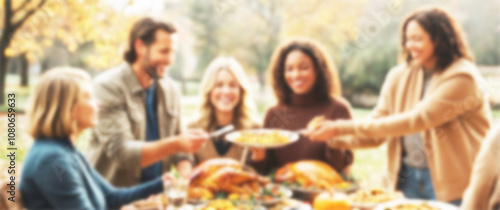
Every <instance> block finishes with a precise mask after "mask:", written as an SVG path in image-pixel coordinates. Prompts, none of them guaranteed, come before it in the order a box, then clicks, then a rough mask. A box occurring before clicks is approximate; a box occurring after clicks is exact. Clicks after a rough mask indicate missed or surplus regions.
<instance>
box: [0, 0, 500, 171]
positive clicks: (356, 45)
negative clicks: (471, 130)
mask: <svg viewBox="0 0 500 210" xmlns="http://www.w3.org/2000/svg"><path fill="white" fill-rule="evenodd" d="M424 5H439V6H443V7H445V8H447V9H448V10H450V11H451V12H452V14H453V15H454V17H455V18H457V19H458V21H459V23H460V24H461V26H462V28H463V30H464V31H465V34H466V37H467V40H468V43H469V46H470V48H471V50H472V52H473V54H474V55H475V58H476V63H477V65H478V67H479V69H480V71H481V74H482V75H483V77H484V79H485V80H484V81H483V83H484V84H482V85H483V87H485V90H486V91H487V93H488V95H489V96H490V102H491V105H492V107H493V108H494V111H493V118H494V119H497V118H498V117H500V111H498V110H497V109H500V94H499V93H500V92H499V91H498V90H500V89H498V87H500V1H499V0H483V1H480V2H479V1H473V0H440V1H437V0H406V1H404V0H356V1H349V0H327V1H325V0H297V1H285V0H149V1H144V0H143V1H138V0H135V1H133V0H87V1H83V0H30V1H22V0H12V1H10V0H0V14H1V17H0V35H1V37H0V52H3V53H0V115H1V116H0V118H1V117H2V116H3V117H4V118H7V117H6V116H5V115H6V110H7V106H6V105H5V100H6V94H8V93H15V94H16V112H18V115H16V116H17V118H16V121H17V123H16V126H17V127H16V129H17V145H18V149H19V152H18V153H17V155H18V157H17V160H18V161H21V162H22V159H23V157H24V152H25V151H26V150H27V149H28V148H29V147H30V145H31V144H32V140H31V139H30V137H29V136H28V135H27V134H26V133H25V130H26V124H27V122H26V120H27V119H25V117H24V114H23V113H24V108H25V105H26V103H27V102H28V98H29V95H30V92H31V88H32V87H33V86H34V84H36V82H37V78H38V77H39V75H40V74H41V73H43V72H44V71H45V70H48V69H50V68H52V67H55V66H61V65H69V66H75V67H80V68H83V69H85V70H87V71H88V72H89V73H90V74H91V75H97V74H99V73H100V72H102V71H106V69H108V68H110V67H113V66H115V65H117V64H119V63H120V62H123V60H122V54H123V53H122V52H123V51H124V50H125V45H126V43H127V39H128V32H129V30H130V27H131V26H132V24H133V23H134V21H135V20H136V19H138V18H140V17H143V16H145V15H147V16H152V17H155V18H159V19H165V20H169V21H171V22H173V23H175V25H176V27H177V28H178V35H179V43H178V46H177V47H178V48H177V49H178V50H177V52H176V58H175V63H174V64H173V65H172V66H171V67H170V69H169V74H170V76H171V77H172V78H174V79H175V80H176V81H177V82H176V84H177V86H178V88H179V89H180V90H182V92H183V95H184V96H183V107H182V108H183V117H184V123H186V122H189V120H190V119H192V117H193V116H194V113H195V112H196V111H195V110H196V104H197V101H198V97H197V93H198V89H199V83H200V80H201V76H202V75H203V74H202V73H203V71H204V70H205V68H206V67H207V66H208V64H209V62H210V61H211V60H212V59H214V58H215V57H217V56H218V55H227V56H233V57H235V58H236V59H237V60H238V61H239V62H240V63H241V64H242V65H243V66H244V68H245V70H246V72H247V74H248V76H249V77H250V79H251V81H252V84H253V86H252V89H253V95H254V96H259V97H255V102H256V104H257V105H258V111H259V117H260V118H261V119H262V116H263V114H264V113H265V111H266V110H267V109H268V108H269V107H270V106H272V105H273V103H274V102H273V101H274V99H273V94H272V90H271V89H270V88H269V86H268V82H267V80H266V75H267V73H266V69H267V66H268V64H269V60H270V57H271V54H272V52H273V50H274V49H275V47H276V46H277V45H278V44H279V43H280V42H281V41H282V40H284V39H286V38H289V37H310V38H313V39H315V40H316V41H318V42H319V43H321V44H322V45H323V46H324V47H325V48H326V49H327V51H328V53H329V55H330V57H331V59H332V60H333V61H334V63H335V66H336V68H337V69H338V71H339V74H340V77H341V80H342V86H343V95H344V97H345V98H346V99H348V100H349V102H351V104H352V106H353V107H354V115H355V117H356V118H363V117H365V116H366V115H367V114H368V113H369V112H370V110H371V109H372V108H373V106H374V105H375V103H376V101H377V98H378V93H379V91H380V88H381V85H382V83H383V81H384V78H385V75H386V73H387V72H388V70H389V69H390V68H391V67H393V66H395V65H396V64H397V54H398V46H399V41H400V39H399V37H400V31H399V30H400V28H399V27H400V24H401V21H402V20H403V19H404V17H405V16H406V15H407V14H408V13H409V12H410V11H412V10H414V9H416V8H418V7H421V6H424ZM0 127H2V128H7V122H6V121H4V120H2V121H0ZM6 131H7V130H6V129H0V136H6V135H7V134H6ZM86 135H88V133H87V134H85V135H83V136H82V137H81V138H87V136H86ZM79 142H80V143H81V145H78V147H80V149H85V148H86V144H85V143H86V141H79ZM0 147H1V148H6V147H7V141H2V142H1V143H0ZM385 150H386V148H385V146H381V147H379V148H376V149H370V150H358V151H356V159H355V164H354V165H353V169H352V171H353V174H354V176H355V177H358V178H364V177H367V176H370V175H371V174H375V173H379V172H382V171H383V167H384V166H385V163H386V153H385ZM3 151H4V150H2V153H4V152H3ZM5 151H6V150H5ZM5 158H6V156H5V155H4V154H2V155H1V158H0V159H5Z"/></svg>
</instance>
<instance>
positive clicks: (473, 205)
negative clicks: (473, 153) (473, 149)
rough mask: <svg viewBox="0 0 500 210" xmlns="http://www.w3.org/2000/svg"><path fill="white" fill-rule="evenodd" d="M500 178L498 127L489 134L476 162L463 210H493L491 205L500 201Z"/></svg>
mask: <svg viewBox="0 0 500 210" xmlns="http://www.w3.org/2000/svg"><path fill="white" fill-rule="evenodd" d="M499 176H500V127H498V126H497V127H496V128H495V129H494V130H491V131H490V132H489V133H488V136H487V137H486V140H485V141H484V142H483V144H482V146H481V150H480V152H479V154H478V156H477V158H476V161H475V162H474V168H473V170H472V176H471V180H470V183H469V187H468V188H467V190H466V191H465V193H464V197H463V203H462V209H492V206H489V205H494V204H496V202H499V201H500V195H499V194H498V193H499V192H500V189H495V186H498V184H499V182H498V178H499ZM495 191H496V195H495V194H494V192H495ZM495 196H497V197H495ZM495 199H496V200H495ZM488 206H489V207H488Z"/></svg>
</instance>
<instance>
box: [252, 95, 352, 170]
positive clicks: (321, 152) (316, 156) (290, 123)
mask: <svg viewBox="0 0 500 210" xmlns="http://www.w3.org/2000/svg"><path fill="white" fill-rule="evenodd" d="M321 115H323V116H325V117H326V118H327V119H330V120H335V119H351V112H350V110H349V106H348V105H347V102H343V101H341V100H339V99H335V98H331V99H330V100H328V101H323V102H322V101H320V100H318V99H317V98H316V97H315V94H314V93H310V94H305V95H295V96H294V97H292V101H291V103H290V105H277V106H275V107H272V108H270V109H269V110H268V111H267V113H266V116H265V119H264V127H265V128H278V129H284V130H292V131H295V130H300V129H303V128H306V127H307V124H308V123H309V121H311V120H312V119H313V118H314V117H316V116H321ZM299 160H319V161H323V162H325V163H328V164H329V165H331V166H332V167H333V168H334V169H335V170H336V171H338V172H339V173H341V172H343V170H344V169H345V168H346V167H347V166H349V165H350V164H352V162H353V153H352V151H350V150H342V149H333V148H329V147H328V146H327V144H326V143H325V142H312V141H310V140H309V139H308V138H306V137H304V136H301V137H300V139H299V140H298V141H297V142H295V143H293V144H290V145H287V146H285V147H282V148H277V149H269V150H267V155H266V158H265V159H264V160H262V161H258V162H254V163H252V165H253V166H254V168H255V169H257V171H259V172H260V173H262V174H267V173H268V172H270V170H271V169H274V168H279V167H282V166H283V165H285V164H287V163H292V162H296V161H299Z"/></svg>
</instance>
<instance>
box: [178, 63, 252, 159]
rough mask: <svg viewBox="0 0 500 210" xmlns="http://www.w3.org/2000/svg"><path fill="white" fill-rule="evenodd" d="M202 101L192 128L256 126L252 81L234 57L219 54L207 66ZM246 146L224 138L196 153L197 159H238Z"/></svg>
mask: <svg viewBox="0 0 500 210" xmlns="http://www.w3.org/2000/svg"><path fill="white" fill-rule="evenodd" d="M200 92H201V102H200V107H199V116H198V118H197V119H196V120H195V121H193V122H192V123H190V124H189V125H188V127H190V128H201V129H203V130H205V131H207V132H211V131H214V130H217V129H218V128H221V127H224V126H226V125H230V124H232V125H234V126H235V129H237V130H239V129H248V128H257V127H259V124H258V123H257V121H256V120H255V116H256V115H255V114H256V112H255V105H254V103H253V101H252V98H251V96H250V82H249V81H248V78H247V75H246V74H245V71H244V70H243V67H242V66H241V65H240V64H239V63H238V61H236V60H235V59H234V58H231V57H218V58H216V59H215V60H213V61H212V62H211V63H210V65H209V66H208V68H207V70H206V71H205V74H204V76H203V80H202V82H201V87H200ZM242 151H243V148H242V147H240V146H238V145H233V144H231V143H230V142H227V141H225V140H224V137H223V136H222V137H220V138H218V139H215V140H212V141H211V142H207V143H206V144H205V146H204V147H202V148H201V149H200V150H199V151H198V152H196V153H195V159H196V161H197V162H202V161H205V160H207V159H211V158H217V157H227V158H234V159H237V160H239V159H240V158H241V155H242Z"/></svg>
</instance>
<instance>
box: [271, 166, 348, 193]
mask: <svg viewBox="0 0 500 210" xmlns="http://www.w3.org/2000/svg"><path fill="white" fill-rule="evenodd" d="M274 178H275V180H276V182H278V183H283V182H287V183H290V184H293V183H298V184H299V185H300V186H301V187H306V188H309V187H314V188H317V189H331V188H333V187H334V186H335V185H337V184H340V183H342V182H343V181H344V180H343V179H342V176H340V175H339V174H338V173H337V172H336V171H335V169H333V168H332V167H331V166H330V165H328V164H326V163H324V162H321V161H316V160H304V161H298V162H294V163H288V164H286V165H284V166H283V167H281V168H279V169H278V170H277V171H276V174H275V177H274Z"/></svg>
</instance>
